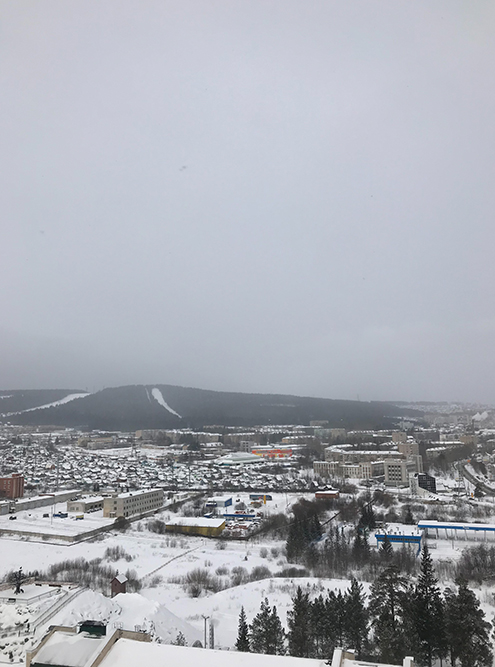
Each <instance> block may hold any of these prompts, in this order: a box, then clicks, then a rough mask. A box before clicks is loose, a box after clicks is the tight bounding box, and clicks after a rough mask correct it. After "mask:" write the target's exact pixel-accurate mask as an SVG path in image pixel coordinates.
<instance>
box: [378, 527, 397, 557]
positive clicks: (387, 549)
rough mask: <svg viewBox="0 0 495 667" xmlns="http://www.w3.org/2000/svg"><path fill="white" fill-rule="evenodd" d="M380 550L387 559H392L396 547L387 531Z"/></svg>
mask: <svg viewBox="0 0 495 667" xmlns="http://www.w3.org/2000/svg"><path fill="white" fill-rule="evenodd" d="M379 551H380V556H381V557H382V558H384V559H385V560H391V559H392V557H393V555H394V548H393V546H392V542H391V541H390V538H389V536H388V535H387V533H385V536H384V538H383V542H382V544H381V546H380V549H379Z"/></svg>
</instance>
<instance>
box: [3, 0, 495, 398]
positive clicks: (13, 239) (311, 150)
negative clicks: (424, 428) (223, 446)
mask: <svg viewBox="0 0 495 667" xmlns="http://www.w3.org/2000/svg"><path fill="white" fill-rule="evenodd" d="M0 10H1V17H2V20H1V28H0V30H1V40H0V63H1V67H0V82H1V91H2V94H1V96H0V123H1V125H0V126H1V128H2V132H1V138H0V141H1V149H0V171H1V178H0V203H1V211H2V214H1V220H2V222H1V223H0V224H1V231H2V243H1V249H2V253H1V256H2V261H1V262H0V280H1V286H2V288H1V290H0V308H1V311H0V312H1V314H2V318H1V325H0V385H1V386H3V387H5V388H38V387H60V386H63V385H65V386H70V387H75V386H79V387H81V388H86V387H87V388H88V389H90V390H92V389H95V388H99V387H102V386H109V385H112V384H113V385H117V384H128V383H150V382H158V383H169V384H179V385H188V386H199V387H204V388H210V389H223V390H236V391H260V392H280V393H294V394H305V395H313V396H317V395H319V396H325V397H331V398H356V397H357V396H360V397H361V398H362V399H397V400H399V399H403V400H442V399H444V400H471V401H486V402H495V389H494V386H493V380H492V378H493V376H494V370H495V351H494V345H493V340H494V333H495V312H494V309H495V300H494V298H493V297H494V294H493V291H494V286H495V280H494V279H495V275H494V273H495V263H494V261H493V246H494V241H495V225H494V222H493V213H494V198H495V188H494V187H493V177H494V155H495V151H494V133H495V126H494V123H493V118H494V117H495V99H494V96H495V89H494V87H493V81H494V69H495V43H494V42H493V38H492V35H493V31H494V28H495V7H494V6H493V5H492V4H491V3H487V2H479V3H473V2H471V0H466V1H464V2H461V1H456V0H448V1H436V0H428V1H426V0H425V1H418V2H414V3H411V2H409V0H407V1H400V0H399V1H394V2H381V1H380V0H374V2H372V3H370V2H367V1H364V0H363V1H359V2H358V1H356V2H345V3H342V2H337V1H325V2H323V1H315V2H311V3H306V2H303V1H302V0H298V1H294V0H279V1H275V0H268V2H267V1H266V0H250V2H243V1H240V0H239V1H228V0H222V1H211V0H204V1H202V2H192V1H188V0H175V1H168V0H156V1H155V0H145V1H144V2H139V3H138V2H127V1H126V0H107V1H106V2H105V3H101V2H96V1H93V0H84V1H83V0H75V1H74V2H72V3H66V2H62V0H51V1H49V2H44V3H38V2H35V1H34V0H33V1H32V2H25V1H23V0H19V1H17V2H15V3H12V2H7V1H5V0H4V1H0Z"/></svg>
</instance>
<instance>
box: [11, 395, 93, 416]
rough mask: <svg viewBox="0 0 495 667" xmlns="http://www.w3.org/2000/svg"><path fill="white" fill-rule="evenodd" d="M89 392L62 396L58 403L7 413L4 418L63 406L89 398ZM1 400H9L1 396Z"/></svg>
mask: <svg viewBox="0 0 495 667" xmlns="http://www.w3.org/2000/svg"><path fill="white" fill-rule="evenodd" d="M89 395H90V393H89V392H84V393H80V394H68V395H67V396H64V398H61V399H60V400H58V401H53V403H45V404H44V405H38V406H36V407H35V408H26V410H18V411H17V412H7V413H5V414H4V415H2V416H4V417H10V416H12V415H22V414H24V413H26V412H34V411H35V410H46V408H56V407H57V406H58V405H65V404H66V403H70V402H71V401H75V400H77V399H78V398H85V397H86V396H89ZM1 398H10V397H9V396H2V397H1Z"/></svg>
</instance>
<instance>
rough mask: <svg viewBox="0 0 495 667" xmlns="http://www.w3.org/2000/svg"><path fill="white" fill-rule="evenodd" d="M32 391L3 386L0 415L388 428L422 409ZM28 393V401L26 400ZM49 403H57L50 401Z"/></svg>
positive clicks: (155, 390) (118, 424) (62, 422)
mask: <svg viewBox="0 0 495 667" xmlns="http://www.w3.org/2000/svg"><path fill="white" fill-rule="evenodd" d="M31 393H32V392H28V391H25V392H22V391H11V392H9V391H2V392H0V397H1V396H9V398H0V413H2V416H1V417H0V420H1V421H3V422H11V423H14V424H26V425H57V426H67V427H74V428H90V429H107V430H124V431H125V430H136V429H140V428H185V427H203V426H207V425H213V424H216V425H232V426H246V427H247V426H255V425H269V424H309V422H310V421H311V420H328V421H329V423H330V425H331V426H332V427H343V428H347V429H349V428H360V429H364V428H369V429H371V428H373V429H377V428H389V427H392V426H394V424H395V423H396V422H397V421H398V420H400V418H401V417H404V416H416V417H421V416H422V413H420V412H417V411H414V410H410V409H404V408H398V407H396V406H395V405H393V404H391V403H382V402H360V401H345V400H331V399H325V398H309V397H301V396H286V395H279V394H243V393H233V392H220V391H209V390H205V389H192V388H189V387H176V386H172V385H162V384H159V385H130V386H125V387H114V388H108V389H103V390H102V391H98V392H95V393H93V394H87V395H84V394H83V392H80V391H79V392H78V391H76V390H66V391H63V390H61V391H57V392H55V391H53V392H52V393H51V395H49V394H50V392H47V394H46V395H45V396H41V394H40V395H39V399H40V402H39V403H38V405H40V406H44V407H42V408H40V409H33V408H36V406H35V405H33V402H34V401H33V396H31ZM28 397H29V400H28ZM50 402H54V403H57V404H55V405H52V406H50V405H49V404H50Z"/></svg>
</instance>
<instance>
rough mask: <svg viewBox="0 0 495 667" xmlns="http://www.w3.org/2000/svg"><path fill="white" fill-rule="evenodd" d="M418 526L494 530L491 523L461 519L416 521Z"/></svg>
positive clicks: (493, 525) (494, 526)
mask: <svg viewBox="0 0 495 667" xmlns="http://www.w3.org/2000/svg"><path fill="white" fill-rule="evenodd" d="M418 528H451V529H453V530H489V531H495V524H493V523H463V522H461V521H428V520H427V521H418Z"/></svg>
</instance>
